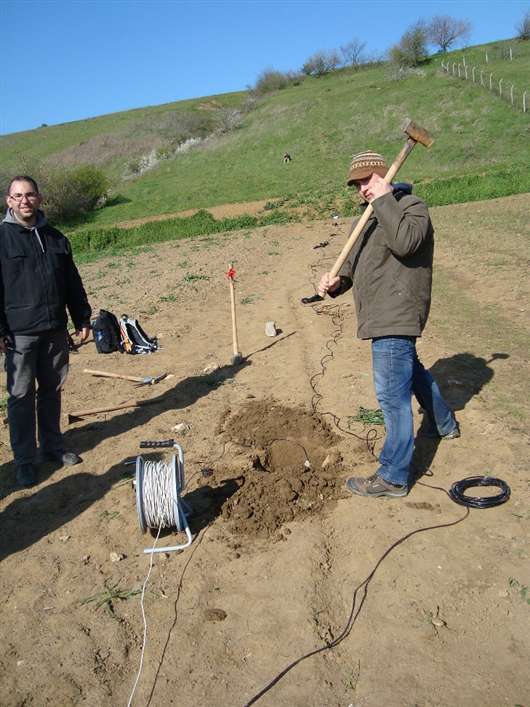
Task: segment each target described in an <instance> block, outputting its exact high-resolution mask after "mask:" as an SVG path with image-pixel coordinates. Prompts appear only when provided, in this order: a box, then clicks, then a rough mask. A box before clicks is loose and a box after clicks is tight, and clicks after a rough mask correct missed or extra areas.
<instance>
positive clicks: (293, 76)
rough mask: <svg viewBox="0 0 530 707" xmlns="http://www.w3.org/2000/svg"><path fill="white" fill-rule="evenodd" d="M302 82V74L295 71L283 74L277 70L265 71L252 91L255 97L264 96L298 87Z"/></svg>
mask: <svg viewBox="0 0 530 707" xmlns="http://www.w3.org/2000/svg"><path fill="white" fill-rule="evenodd" d="M301 81H302V77H301V76H300V74H297V73H296V72H294V71H287V72H283V71H277V70H276V69H265V70H264V71H262V72H261V74H260V75H259V76H258V78H257V79H256V83H255V84H254V86H253V88H252V89H251V91H252V93H253V94H254V95H255V96H263V95H264V94H266V93H272V92H273V91H281V90H282V89H283V88H287V87H288V86H297V85H298V84H300V83H301Z"/></svg>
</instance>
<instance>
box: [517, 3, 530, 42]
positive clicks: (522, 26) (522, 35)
mask: <svg viewBox="0 0 530 707" xmlns="http://www.w3.org/2000/svg"><path fill="white" fill-rule="evenodd" d="M515 29H516V30H517V39H522V40H524V41H528V40H529V39H530V10H527V12H525V14H524V15H523V16H522V17H521V19H520V20H519V22H518V23H517V24H516V25H515Z"/></svg>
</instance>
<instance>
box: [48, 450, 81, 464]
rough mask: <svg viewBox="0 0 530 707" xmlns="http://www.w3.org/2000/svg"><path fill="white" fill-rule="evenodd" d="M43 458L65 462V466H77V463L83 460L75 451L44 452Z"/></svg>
mask: <svg viewBox="0 0 530 707" xmlns="http://www.w3.org/2000/svg"><path fill="white" fill-rule="evenodd" d="M42 460H43V461H49V462H55V463H57V464H63V465H64V466H75V464H80V463H81V462H82V461H83V460H82V459H81V457H80V456H79V455H78V454H76V453H75V452H61V451H58V452H43V453H42Z"/></svg>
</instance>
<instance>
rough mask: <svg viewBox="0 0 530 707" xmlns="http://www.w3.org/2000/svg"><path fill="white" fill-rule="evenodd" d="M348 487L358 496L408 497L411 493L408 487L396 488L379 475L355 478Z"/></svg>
mask: <svg viewBox="0 0 530 707" xmlns="http://www.w3.org/2000/svg"><path fill="white" fill-rule="evenodd" d="M346 486H347V487H348V489H349V490H350V491H351V492H352V493H355V494H357V495H358V496H374V497H377V496H406V495H407V494H408V492H409V490H408V488H407V486H396V485H395V484H391V483H389V482H388V481H385V480H384V479H383V478H381V476H378V475H377V474H372V476H368V478H365V477H359V476H357V477H355V476H354V477H352V478H351V479H348V481H346Z"/></svg>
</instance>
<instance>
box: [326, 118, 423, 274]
mask: <svg viewBox="0 0 530 707" xmlns="http://www.w3.org/2000/svg"><path fill="white" fill-rule="evenodd" d="M403 130H404V131H405V132H406V133H407V135H408V136H409V137H408V139H407V142H406V143H405V144H404V145H403V148H402V149H401V151H400V153H399V155H398V156H397V157H396V159H395V160H394V162H393V163H392V164H391V166H390V169H389V170H388V172H387V173H386V174H385V176H384V177H383V181H385V182H386V183H387V184H390V182H391V181H392V180H393V179H394V177H395V176H396V174H397V173H398V171H399V169H400V168H401V166H402V164H403V163H404V162H405V160H406V159H407V157H408V156H409V154H410V153H411V151H412V150H413V149H414V146H415V145H416V144H417V143H418V142H421V144H422V145H425V147H430V146H431V145H432V143H433V139H432V138H431V136H430V135H429V133H428V132H427V131H426V130H424V129H423V128H420V127H419V126H417V125H415V123H413V122H412V121H410V120H407V121H406V122H405V124H404V125H403ZM373 210H374V207H373V206H372V204H368V206H367V207H366V209H365V211H364V213H363V215H362V216H361V218H360V219H359V220H358V221H357V223H356V224H355V227H354V229H353V230H352V232H351V234H350V237H349V238H348V240H347V241H346V244H345V246H344V248H343V249H342V250H341V252H340V255H339V257H338V258H337V260H336V261H335V264H334V266H333V267H332V268H331V271H330V275H331V277H336V276H337V275H338V274H339V270H340V269H341V267H342V266H343V265H344V263H345V262H346V260H347V259H348V256H349V254H350V252H351V249H352V248H353V246H354V244H355V241H356V240H357V238H358V237H359V234H360V233H361V232H362V230H363V228H364V227H365V226H366V223H367V221H368V219H369V218H370V216H371V215H372V212H373Z"/></svg>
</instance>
